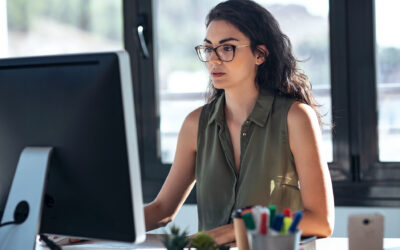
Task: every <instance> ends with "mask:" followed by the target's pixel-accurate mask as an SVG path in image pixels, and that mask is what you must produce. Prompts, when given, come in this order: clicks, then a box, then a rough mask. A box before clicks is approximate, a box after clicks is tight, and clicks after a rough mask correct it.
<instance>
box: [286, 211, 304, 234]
mask: <svg viewBox="0 0 400 250" xmlns="http://www.w3.org/2000/svg"><path fill="white" fill-rule="evenodd" d="M302 218H303V212H301V211H297V212H296V213H294V218H293V222H292V225H290V227H289V232H291V233H295V232H296V230H297V226H298V225H299V223H300V221H301V219H302Z"/></svg>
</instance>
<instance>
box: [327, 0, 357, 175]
mask: <svg viewBox="0 0 400 250" xmlns="http://www.w3.org/2000/svg"><path fill="white" fill-rule="evenodd" d="M346 12H347V10H346V1H345V0H331V1H330V2H329V23H330V57H331V83H332V84H331V96H332V121H333V124H334V128H333V131H332V142H333V163H330V164H329V168H330V171H331V175H332V180H333V181H334V182H335V181H351V180H352V173H351V167H350V141H349V138H350V137H349V109H348V106H349V88H348V78H347V77H348V71H347V55H348V53H347V43H346V42H347V41H346V39H347V37H346V34H347V33H346V30H347V15H346Z"/></svg>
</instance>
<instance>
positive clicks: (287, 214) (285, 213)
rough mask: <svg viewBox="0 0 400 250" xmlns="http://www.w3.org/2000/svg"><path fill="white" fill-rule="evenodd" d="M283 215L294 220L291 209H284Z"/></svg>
mask: <svg viewBox="0 0 400 250" xmlns="http://www.w3.org/2000/svg"><path fill="white" fill-rule="evenodd" d="M283 215H285V217H289V218H292V211H290V208H285V209H283Z"/></svg>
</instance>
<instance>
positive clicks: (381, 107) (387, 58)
mask: <svg viewBox="0 0 400 250" xmlns="http://www.w3.org/2000/svg"><path fill="white" fill-rule="evenodd" d="M399 8H400V2H399V1H396V0H386V1H375V13H376V14H375V22H376V44H377V46H376V66H377V82H376V84H377V89H378V128H379V129H378V133H379V135H378V138H379V160H380V161H383V162H393V161H400V154H399V152H400V145H399V143H398V142H399V141H400V110H399V109H398V108H394V107H400V35H399V33H398V32H393V31H394V30H396V27H395V26H396V24H398V23H400V16H399V15H398V13H397V12H396V11H395V10H396V9H399Z"/></svg>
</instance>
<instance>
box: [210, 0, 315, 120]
mask: <svg viewBox="0 0 400 250" xmlns="http://www.w3.org/2000/svg"><path fill="white" fill-rule="evenodd" d="M214 20H224V21H227V22H229V23H231V24H232V25H234V26H235V27H236V28H237V29H239V30H240V31H241V32H242V33H243V34H244V35H246V36H247V37H248V38H249V39H250V46H251V49H252V51H253V53H254V52H255V51H256V50H257V46H258V45H265V46H266V47H267V49H268V52H269V54H268V55H266V58H265V61H264V63H263V64H261V65H259V66H258V70H257V75H256V79H255V82H256V84H257V85H258V87H259V89H272V90H274V91H276V92H278V94H280V95H283V96H287V97H291V98H294V99H295V100H297V101H299V102H302V103H306V104H308V105H310V106H311V107H312V108H313V109H314V111H315V113H316V114H317V117H318V121H319V124H320V125H322V115H321V113H320V112H319V110H318V107H319V106H320V105H319V104H318V103H317V102H316V100H315V98H314V96H313V94H312V91H311V90H312V85H311V82H310V81H309V79H308V77H307V76H306V75H305V74H303V73H302V72H300V71H299V69H298V68H297V60H296V58H295V57H294V56H293V53H292V45H291V43H290V40H289V38H288V37H287V36H286V35H285V34H283V33H282V31H281V29H280V27H279V24H278V22H277V21H276V19H275V18H274V17H273V16H272V14H271V13H270V12H269V11H268V10H266V9H265V8H264V7H262V6H261V5H259V4H257V3H255V2H253V1H251V0H228V1H225V2H221V3H219V4H218V5H216V6H215V7H214V8H213V9H211V10H210V12H209V13H208V15H207V18H206V27H208V26H209V24H210V23H211V22H212V21H214ZM223 91H224V90H223V89H216V88H214V86H213V84H212V82H210V86H209V91H208V93H207V99H208V102H211V101H213V100H214V99H215V98H217V97H218V96H220V95H221V94H222V93H223Z"/></svg>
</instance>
